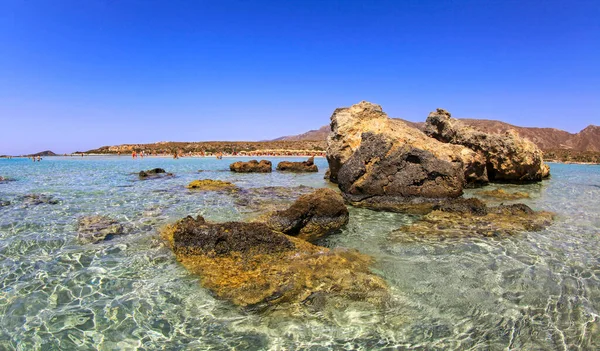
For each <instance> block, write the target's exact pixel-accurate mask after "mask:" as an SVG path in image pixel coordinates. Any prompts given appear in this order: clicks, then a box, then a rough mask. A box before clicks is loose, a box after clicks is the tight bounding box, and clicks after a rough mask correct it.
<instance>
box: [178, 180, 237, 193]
mask: <svg viewBox="0 0 600 351" xmlns="http://www.w3.org/2000/svg"><path fill="white" fill-rule="evenodd" d="M186 188H188V189H192V190H203V191H216V190H234V189H237V187H236V185H235V184H233V183H230V182H226V181H223V180H215V179H199V180H194V181H192V182H191V183H190V184H188V185H187V186H186Z"/></svg>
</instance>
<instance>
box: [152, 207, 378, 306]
mask: <svg viewBox="0 0 600 351" xmlns="http://www.w3.org/2000/svg"><path fill="white" fill-rule="evenodd" d="M162 235H163V237H164V238H165V239H167V240H168V241H169V243H170V245H171V248H172V249H173V251H174V253H175V255H176V257H177V260H178V261H179V262H181V263H182V264H183V265H184V266H185V267H186V268H187V269H189V270H190V271H191V272H193V273H195V274H198V275H199V276H200V278H201V282H202V284H203V286H204V287H206V288H208V289H210V290H211V291H212V292H213V293H215V295H217V296H218V297H220V298H223V299H227V300H229V301H231V302H233V303H235V304H237V305H241V306H253V305H272V304H278V303H284V302H285V303H293V304H298V306H301V305H304V304H306V303H307V302H309V301H310V300H311V299H312V298H313V297H314V296H317V295H319V296H323V297H335V298H340V297H341V298H345V299H350V300H355V301H367V302H372V303H376V304H380V303H382V302H385V300H387V298H388V290H387V285H386V284H385V282H384V281H383V280H382V279H381V278H380V277H378V276H376V275H374V274H373V273H371V272H370V270H369V265H370V263H371V259H370V258H369V257H368V256H365V255H362V254H360V253H358V252H357V251H348V250H329V249H327V248H324V247H319V246H315V245H313V244H310V243H308V242H306V241H304V240H302V239H299V238H295V237H291V236H287V235H285V234H283V233H280V232H277V231H274V230H272V229H270V228H269V227H268V226H267V225H265V224H264V223H241V222H227V223H209V222H206V221H205V220H204V218H202V217H200V216H199V217H198V218H195V219H194V218H192V217H187V218H184V219H182V220H180V221H178V222H177V223H175V224H173V225H170V226H168V227H166V228H165V229H164V230H163V232H162ZM301 303H302V304H301ZM300 304H301V305H300Z"/></svg>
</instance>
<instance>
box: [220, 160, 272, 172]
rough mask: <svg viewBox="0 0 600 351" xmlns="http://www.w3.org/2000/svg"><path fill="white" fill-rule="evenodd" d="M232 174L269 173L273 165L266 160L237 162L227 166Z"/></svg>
mask: <svg viewBox="0 0 600 351" xmlns="http://www.w3.org/2000/svg"><path fill="white" fill-rule="evenodd" d="M229 169H230V170H231V171H232V172H238V173H271V172H272V171H273V165H272V164H271V161H267V160H260V162H258V161H257V160H250V161H248V162H243V161H238V162H234V163H232V164H231V165H229Z"/></svg>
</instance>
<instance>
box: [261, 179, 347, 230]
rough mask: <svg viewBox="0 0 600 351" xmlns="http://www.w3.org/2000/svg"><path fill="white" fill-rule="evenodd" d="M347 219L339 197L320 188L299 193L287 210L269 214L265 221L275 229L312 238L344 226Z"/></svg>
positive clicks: (341, 199)
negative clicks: (305, 193)
mask: <svg viewBox="0 0 600 351" xmlns="http://www.w3.org/2000/svg"><path fill="white" fill-rule="evenodd" d="M348 218H349V215H348V209H347V208H346V205H345V204H344V199H343V198H342V196H341V195H340V194H338V193H337V192H335V191H333V190H331V189H327V188H322V189H318V190H316V191H315V192H313V193H311V194H307V195H302V196H300V197H299V198H298V200H296V202H294V204H292V206H291V207H289V208H288V209H286V210H283V211H275V212H273V213H270V214H269V215H267V216H266V217H265V223H266V224H267V226H269V228H271V229H273V230H275V231H278V232H282V233H284V234H287V235H292V236H297V237H299V238H301V239H304V240H307V241H314V240H316V239H318V238H320V237H322V236H324V235H326V234H329V233H331V232H333V231H336V230H338V229H340V228H341V227H343V226H344V225H346V224H347V223H348Z"/></svg>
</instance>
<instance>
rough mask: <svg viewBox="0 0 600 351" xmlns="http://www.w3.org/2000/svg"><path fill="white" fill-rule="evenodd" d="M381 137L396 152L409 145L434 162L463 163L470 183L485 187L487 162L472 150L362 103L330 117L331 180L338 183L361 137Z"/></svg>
mask: <svg viewBox="0 0 600 351" xmlns="http://www.w3.org/2000/svg"><path fill="white" fill-rule="evenodd" d="M367 132H371V133H373V134H381V135H383V136H385V137H387V139H388V140H390V141H392V143H393V145H394V148H397V147H400V146H403V145H409V146H411V147H413V148H415V149H421V150H424V151H428V152H430V153H431V154H432V155H433V156H434V157H435V158H437V159H439V160H442V161H447V162H457V163H462V166H463V170H464V178H465V180H466V181H467V182H468V183H486V182H487V174H486V169H485V160H484V159H483V158H482V156H481V155H478V154H477V153H476V152H474V151H473V150H471V149H469V148H466V147H463V146H459V145H450V144H445V143H441V142H438V141H437V140H435V139H432V138H430V137H428V136H427V135H425V134H424V133H423V132H421V131H420V130H418V129H417V128H414V127H412V126H409V125H408V124H406V123H404V122H403V121H401V120H398V119H392V118H388V116H387V114H386V113H385V112H383V109H382V108H381V106H380V105H376V104H373V103H370V102H367V101H362V102H360V103H358V104H355V105H352V106H351V107H344V108H338V109H336V110H335V111H334V112H333V115H332V116H331V133H330V134H329V137H328V138H327V162H328V163H329V169H330V180H331V181H332V182H334V183H336V182H337V178H338V177H337V176H338V172H339V170H340V168H341V167H342V165H343V164H344V163H346V161H347V160H348V159H349V158H350V156H352V154H354V152H355V151H356V150H357V149H358V148H359V146H360V145H361V142H362V134H363V133H367Z"/></svg>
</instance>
